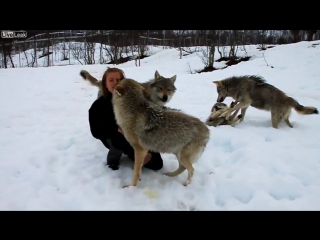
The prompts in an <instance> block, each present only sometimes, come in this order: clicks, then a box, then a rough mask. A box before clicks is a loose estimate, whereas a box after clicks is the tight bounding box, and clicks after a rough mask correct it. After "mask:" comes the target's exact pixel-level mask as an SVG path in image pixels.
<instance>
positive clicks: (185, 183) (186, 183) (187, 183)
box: [183, 180, 191, 187]
mask: <svg viewBox="0 0 320 240" xmlns="http://www.w3.org/2000/svg"><path fill="white" fill-rule="evenodd" d="M190 183H191V181H190V180H187V181H185V182H184V183H183V186H185V187H186V186H188V185H189V184H190Z"/></svg>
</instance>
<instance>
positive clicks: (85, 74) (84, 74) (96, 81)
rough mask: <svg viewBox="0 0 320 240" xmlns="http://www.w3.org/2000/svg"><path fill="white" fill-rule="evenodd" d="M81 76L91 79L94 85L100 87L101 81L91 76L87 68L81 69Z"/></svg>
mask: <svg viewBox="0 0 320 240" xmlns="http://www.w3.org/2000/svg"><path fill="white" fill-rule="evenodd" d="M80 76H81V77H82V78H83V79H84V80H87V81H89V82H90V83H91V84H92V85H93V86H96V87H100V82H99V81H98V80H97V79H96V78H94V77H93V76H91V74H90V73H89V72H88V71H86V70H81V71H80Z"/></svg>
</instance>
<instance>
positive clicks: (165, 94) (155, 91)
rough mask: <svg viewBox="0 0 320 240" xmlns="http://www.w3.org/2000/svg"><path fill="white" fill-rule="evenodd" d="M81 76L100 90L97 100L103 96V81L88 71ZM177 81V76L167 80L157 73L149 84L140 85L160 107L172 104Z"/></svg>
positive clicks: (82, 71) (84, 71)
mask: <svg viewBox="0 0 320 240" xmlns="http://www.w3.org/2000/svg"><path fill="white" fill-rule="evenodd" d="M80 75H81V76H82V78H83V79H85V80H87V81H89V82H90V83H91V85H93V86H96V87H98V88H99V92H98V95H97V98H99V97H101V96H102V95H103V93H102V85H101V81H98V80H97V79H96V78H94V77H93V76H91V74H90V73H89V72H87V71H86V70H81V71H80ZM176 79H177V75H174V76H172V77H170V78H165V77H163V76H161V75H160V74H159V72H158V71H156V72H155V74H154V78H152V79H150V80H149V81H147V82H144V83H140V84H141V85H142V86H143V87H144V88H145V90H146V91H147V92H148V93H149V94H148V97H149V100H150V101H152V102H154V103H155V104H157V105H159V106H164V105H165V104H167V103H168V102H170V100H171V98H172V97H173V95H174V93H175V92H176V90H177V88H176V87H175V85H174V83H175V81H176Z"/></svg>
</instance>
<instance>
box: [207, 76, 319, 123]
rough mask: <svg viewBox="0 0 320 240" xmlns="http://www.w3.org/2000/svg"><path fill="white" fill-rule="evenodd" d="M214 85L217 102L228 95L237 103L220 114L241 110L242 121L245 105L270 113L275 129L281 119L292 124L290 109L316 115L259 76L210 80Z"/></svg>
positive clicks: (312, 110)
mask: <svg viewBox="0 0 320 240" xmlns="http://www.w3.org/2000/svg"><path fill="white" fill-rule="evenodd" d="M213 83H214V84H215V85H216V87H217V93H218V99H217V102H223V101H224V99H225V98H226V97H232V98H233V99H234V100H236V101H238V102H239V104H238V105H236V106H235V107H233V108H230V109H229V110H228V111H226V112H224V113H222V115H221V116H222V117H226V119H228V118H229V116H230V115H231V113H232V112H233V111H236V110H238V109H241V115H242V118H241V120H240V122H242V121H243V119H244V116H245V113H246V110H247V109H248V107H249V106H252V107H254V108H257V109H260V110H266V111H270V112H271V122H272V127H273V128H276V129H277V128H278V125H279V123H280V122H281V121H284V122H285V123H286V124H287V125H288V126H289V127H290V128H292V127H293V125H292V124H291V123H290V121H289V117H290V114H291V109H292V108H294V109H295V110H296V111H297V113H299V114H302V115H310V114H319V112H318V110H317V108H315V107H307V106H303V105H301V104H299V103H298V101H296V100H295V99H293V98H292V97H289V96H287V95H286V94H285V93H284V92H282V91H281V90H280V89H278V88H276V87H274V86H273V85H271V84H268V83H266V81H265V80H264V79H263V78H262V77H260V76H254V75H251V76H250V75H246V76H233V77H229V78H226V79H223V80H220V81H213Z"/></svg>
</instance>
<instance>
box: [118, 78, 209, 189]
mask: <svg viewBox="0 0 320 240" xmlns="http://www.w3.org/2000/svg"><path fill="white" fill-rule="evenodd" d="M149 94H150V92H148V91H147V89H146V88H145V87H144V86H143V85H141V84H140V83H138V82H137V81H135V80H133V79H128V78H127V79H123V80H121V81H120V83H119V84H118V85H117V86H116V87H115V90H114V94H113V95H112V104H113V109H114V113H115V118H116V121H117V125H118V126H119V127H120V128H121V130H122V132H123V134H124V136H125V138H126V139H127V140H128V142H129V143H130V145H131V146H132V147H133V148H134V155H135V157H134V158H135V163H134V174H133V179H132V183H131V185H126V186H125V187H128V186H136V185H137V182H138V181H139V179H140V175H141V167H142V164H143V159H144V157H145V155H146V154H147V152H148V150H150V151H153V152H159V153H173V154H175V156H176V157H177V159H178V161H179V167H178V169H177V170H175V171H174V172H168V173H165V175H167V176H170V177H174V176H177V175H179V174H181V173H182V172H183V171H185V170H186V169H187V171H188V179H187V181H186V182H185V183H184V185H185V186H186V185H188V184H189V183H190V182H191V179H192V176H193V172H194V168H193V167H192V164H193V163H195V162H196V161H197V160H198V158H199V157H200V156H201V155H202V153H203V151H204V149H205V147H206V144H207V143H208V141H209V138H210V130H209V128H208V126H207V125H206V124H205V123H203V122H202V121H200V119H198V118H196V117H194V116H191V115H188V114H185V113H183V112H181V111H179V110H175V109H172V108H169V107H162V106H158V105H156V104H154V103H153V102H150V101H148V100H147V98H148V95H149Z"/></svg>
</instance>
